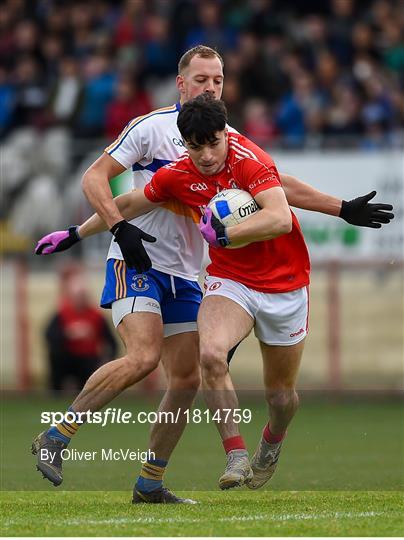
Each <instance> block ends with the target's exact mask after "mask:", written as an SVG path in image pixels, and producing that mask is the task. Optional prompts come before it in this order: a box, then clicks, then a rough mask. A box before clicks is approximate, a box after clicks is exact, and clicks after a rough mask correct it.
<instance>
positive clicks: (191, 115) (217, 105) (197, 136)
mask: <svg viewBox="0 0 404 540" xmlns="http://www.w3.org/2000/svg"><path fill="white" fill-rule="evenodd" d="M226 123H227V110H226V105H225V104H224V102H223V101H222V100H220V99H215V98H214V97H213V96H212V95H211V94H210V93H208V92H204V93H203V94H200V95H199V96H198V97H196V98H194V99H191V100H189V101H187V102H186V103H184V105H183V106H182V107H181V110H180V112H179V114H178V119H177V126H178V129H179V130H180V133H181V135H182V138H183V139H184V140H185V141H192V142H195V143H196V144H206V143H208V142H213V141H214V140H215V139H216V136H215V133H216V132H217V131H223V130H224V129H225V127H226Z"/></svg>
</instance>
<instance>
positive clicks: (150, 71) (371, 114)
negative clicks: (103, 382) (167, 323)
mask: <svg viewBox="0 0 404 540" xmlns="http://www.w3.org/2000/svg"><path fill="white" fill-rule="evenodd" d="M403 27H404V23H403V4H402V2H400V1H399V0H369V1H364V0H326V1H324V0H322V1H320V0H311V1H306V2H296V1H292V0H282V1H280V0H249V1H238V0H223V1H211V0H207V1H204V2H201V1H198V0H171V1H166V0H147V1H146V0H121V1H117V0H94V1H92V2H84V1H80V0H77V1H74V2H73V1H72V2H60V1H57V0H35V1H31V0H5V1H4V2H2V5H1V6H0V144H1V150H0V152H1V154H0V159H1V171H0V172H1V205H0V252H1V255H2V261H1V302H2V309H1V386H2V388H3V389H7V390H10V391H19V392H31V391H45V390H50V389H51V388H52V386H51V381H52V363H51V362H50V353H51V351H50V347H49V344H50V341H49V339H47V338H46V336H47V335H49V334H47V329H49V325H50V324H51V323H52V321H53V320H54V319H52V317H54V316H55V315H57V313H58V310H60V309H61V306H62V304H63V301H64V300H63V298H64V297H65V296H66V292H67V291H68V290H69V287H70V285H66V269H69V268H70V269H72V268H76V269H77V268H79V273H80V275H81V278H82V285H81V286H82V287H84V288H85V290H86V291H87V293H86V294H87V296H88V302H89V306H90V305H91V306H92V308H93V307H94V305H96V304H97V303H98V299H99V296H100V293H101V290H102V286H103V279H104V261H105V256H106V252H107V247H108V245H109V241H110V235H109V233H105V234H101V235H98V236H96V237H93V238H91V239H88V240H86V241H85V242H83V243H82V244H79V245H77V246H75V247H74V248H73V249H72V250H70V251H69V252H68V253H62V254H59V255H55V256H54V257H43V258H42V257H37V256H34V255H33V249H34V246H35V243H36V241H37V240H38V239H39V238H40V237H41V236H43V235H44V234H47V233H49V232H51V231H53V230H58V229H65V228H66V227H67V226H68V225H71V224H75V223H81V222H82V221H83V220H85V219H86V218H87V217H88V216H89V215H90V214H91V213H92V209H91V208H90V206H89V204H88V203H87V201H86V200H85V198H84V196H83V194H82V191H81V178H82V175H83V173H84V171H85V170H86V169H87V167H88V166H89V165H90V164H91V163H92V162H93V161H94V160H95V159H97V158H98V156H99V155H100V153H101V152H102V151H103V149H104V148H105V147H106V146H107V145H108V144H110V143H111V142H112V141H113V140H114V139H115V138H116V137H117V135H118V134H119V133H120V131H121V130H122V129H123V128H124V126H125V125H126V124H127V123H128V122H129V121H130V120H131V119H132V118H134V117H136V116H141V115H144V114H147V113H148V112H150V111H151V110H153V109H155V108H158V107H163V106H167V105H171V104H172V103H175V102H176V101H177V99H178V95H177V89H176V86H175V76H176V72H177V62H178V59H179V58H180V56H181V55H182V54H183V53H184V51H185V50H186V49H188V48H189V47H192V46H194V45H197V44H199V43H203V44H205V45H209V46H212V47H216V48H217V49H218V51H219V52H220V53H221V54H222V56H223V58H224V62H225V84H224V91H223V99H224V101H225V102H226V105H227V107H228V111H229V124H230V125H232V126H233V127H234V128H236V129H237V130H239V131H240V132H241V133H243V134H245V135H246V136H247V137H249V138H251V139H252V140H253V141H255V142H256V143H257V144H259V145H260V146H262V147H263V148H265V149H266V150H267V151H268V152H270V153H271V155H273V157H274V159H275V162H276V164H277V165H278V168H279V170H280V171H282V172H285V173H293V174H294V175H296V176H298V177H299V178H300V179H302V180H303V181H306V182H307V183H310V184H312V185H313V186H315V187H317V188H319V189H320V190H322V191H325V192H328V193H331V194H334V195H336V196H339V197H341V198H344V199H350V198H353V197H356V196H359V195H364V194H366V193H368V192H370V191H372V190H376V191H377V196H376V197H375V201H379V202H385V203H392V204H394V207H395V214H396V217H395V219H394V221H393V222H392V223H391V224H389V225H388V226H386V227H383V229H382V230H381V231H375V230H370V229H369V230H368V229H364V228H354V227H351V226H350V225H348V224H347V223H345V222H343V221H341V220H338V219H335V218H329V217H327V216H322V215H320V214H315V213H312V214H311V213H308V212H304V211H298V212H297V213H298V216H299V219H300V220H301V224H302V227H303V230H304V233H305V238H306V240H307V243H308V245H309V249H310V254H311V258H312V261H313V275H312V285H311V306H310V311H311V315H310V328H311V330H310V337H309V339H308V343H307V350H306V353H305V357H304V361H303V366H302V370H301V376H300V379H299V385H300V387H301V388H309V389H320V390H329V389H333V390H338V391H345V390H348V391H351V390H357V389H362V390H367V391H369V390H383V391H386V392H397V391H398V392H402V390H403V360H404V358H403V351H404V344H403V340H404V336H403V329H404V314H403V298H404V287H403V261H404V255H403V249H404V247H403V244H404V242H403V229H404V224H403V208H404V203H403V197H404V191H403V190H404V182H403V149H404V148H403V134H404V131H403V119H404V102H403V99H402V96H403V90H404V45H403ZM131 187H132V185H131V174H130V171H129V172H126V173H124V174H123V175H121V176H120V177H118V178H116V179H114V180H113V182H112V189H113V192H114V195H116V194H118V193H122V192H125V191H128V190H129V189H131ZM63 305H64V304H63ZM92 308H91V309H92ZM65 309H66V306H65ZM89 309H90V307H89ZM102 316H103V317H104V320H106V321H108V322H110V321H109V319H110V314H109V313H108V312H104V313H102ZM78 329H79V330H80V332H84V327H83V326H81V327H80V328H79V327H76V331H77V330H78ZM87 331H90V330H89V329H88V328H87ZM112 332H114V330H112ZM52 335H54V334H52ZM69 335H70V334H69ZM104 335H106V334H104ZM101 341H102V340H101ZM52 343H53V342H52ZM101 349H102V354H101V357H100V358H99V359H97V361H107V360H108V359H109V357H110V356H108V354H109V353H108V347H107V348H106V349H105V350H104V349H103V347H101ZM97 358H98V357H97ZM231 369H232V375H233V377H234V379H235V382H236V385H237V387H238V388H246V389H253V388H260V387H261V373H262V369H261V361H260V359H259V351H258V347H257V344H256V342H255V340H254V339H253V338H252V337H249V338H248V339H247V340H246V341H245V342H244V343H243V344H242V346H241V347H240V349H239V351H238V352H237V354H236V357H235V359H234V362H233V365H232V368H231ZM67 375H68V376H67V379H66V381H64V384H65V386H64V389H65V390H66V391H69V390H73V388H74V385H75V380H74V377H73V378H72V374H71V373H70V374H69V373H67ZM69 377H70V378H69ZM164 384H165V383H164V380H163V377H162V375H161V373H157V374H153V375H152V376H151V377H149V378H148V379H147V380H146V381H145V382H144V383H141V384H140V385H137V387H136V389H135V390H138V389H143V390H146V391H147V392H149V391H150V389H153V388H154V389H156V388H161V387H162V386H164Z"/></svg>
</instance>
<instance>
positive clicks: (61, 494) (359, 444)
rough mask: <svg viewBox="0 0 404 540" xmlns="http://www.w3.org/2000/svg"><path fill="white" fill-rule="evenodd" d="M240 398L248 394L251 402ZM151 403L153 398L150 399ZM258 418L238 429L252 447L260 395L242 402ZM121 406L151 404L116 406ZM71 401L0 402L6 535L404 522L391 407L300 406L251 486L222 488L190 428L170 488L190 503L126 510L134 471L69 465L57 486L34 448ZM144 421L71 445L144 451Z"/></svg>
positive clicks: (118, 465) (395, 411)
mask: <svg viewBox="0 0 404 540" xmlns="http://www.w3.org/2000/svg"><path fill="white" fill-rule="evenodd" d="M246 399H247V398H246ZM156 402H157V400H156ZM241 405H242V406H243V407H247V406H248V407H250V408H251V410H252V412H253V414H252V417H253V421H252V422H251V423H250V424H243V425H241V432H242V433H243V434H244V436H245V439H246V442H247V444H248V448H249V450H250V452H252V451H253V450H254V448H255V446H256V443H257V440H258V437H259V434H260V431H261V429H262V426H263V425H264V423H265V418H266V408H265V406H264V405H263V402H262V401H261V400H260V401H258V400H251V401H250V402H247V401H246V400H245V399H244V398H243V399H242V403H241ZM114 406H115V407H118V406H120V407H122V408H123V409H126V410H137V411H139V410H153V409H154V406H155V403H154V402H150V401H149V402H144V401H143V402H139V401H136V402H134V401H133V398H130V399H129V400H128V399H126V400H125V399H123V400H122V401H114ZM65 407H66V400H59V401H55V400H45V399H41V398H36V399H33V398H31V399H25V398H24V399H21V398H19V399H12V398H8V399H7V400H4V399H3V402H2V418H1V420H2V422H1V423H2V442H1V445H2V447H1V451H2V452H1V487H2V493H1V495H0V502H1V533H2V535H7V536H395V535H400V534H402V531H403V530H404V521H403V512H402V511H403V497H402V491H400V490H401V489H402V487H403V472H404V468H403V455H404V453H403V424H402V407H401V404H400V403H399V402H398V401H395V402H394V401H392V402H381V401H380V400H379V401H373V402H371V401H365V400H363V399H357V400H355V401H351V402H345V403H337V402H332V401H330V400H328V401H327V400H322V401H320V400H314V401H310V400H306V399H304V398H303V399H302V404H301V408H300V411H299V413H298V415H297V416H296V418H295V419H294V421H293V424H292V426H291V428H290V430H289V434H288V437H287V441H286V443H285V446H284V449H283V451H282V454H281V459H280V462H279V467H278V470H277V472H276V475H275V476H274V478H273V480H272V481H271V482H270V483H269V484H268V485H267V486H265V487H264V489H261V490H258V491H250V490H248V489H247V488H241V489H238V490H232V491H229V492H220V491H219V490H218V487H217V479H218V477H219V476H220V474H221V472H222V471H223V468H224V465H225V460H224V454H223V450H222V448H221V444H220V440H219V437H218V435H217V432H216V429H215V427H214V426H213V425H212V424H206V423H201V424H198V425H195V424H194V425H189V426H188V427H187V429H186V431H185V433H184V436H183V438H182V439H181V441H180V443H179V445H178V447H177V449H176V451H175V453H174V455H173V457H172V459H171V461H170V466H169V469H168V472H167V475H166V481H165V483H166V485H167V486H168V487H170V488H172V489H173V490H174V491H175V492H176V493H178V494H179V495H182V496H187V497H192V498H194V499H196V500H197V501H198V503H199V504H198V505H195V506H181V505H175V506H171V505H166V506H160V505H157V506H152V505H136V506H133V505H131V504H130V498H131V489H132V486H133V483H134V481H135V479H136V476H137V474H138V471H139V467H140V464H139V463H133V462H127V461H117V462H101V461H94V462H90V463H83V462H67V463H65V464H64V471H65V480H64V483H63V484H62V486H61V488H62V489H63V491H62V490H61V488H54V487H53V486H52V485H50V484H49V482H47V481H44V480H42V479H41V476H40V474H39V473H37V472H36V470H35V459H34V457H33V456H31V455H30V453H29V446H30V443H31V440H32V438H33V436H34V435H36V434H37V433H38V432H39V431H41V430H43V429H44V426H42V427H41V425H40V423H39V417H40V413H41V411H45V410H46V411H48V410H50V411H52V410H53V411H63V410H64V409H65ZM148 432H149V426H147V425H139V424H136V425H135V426H131V425H130V426H127V425H114V426H109V427H105V428H100V427H98V426H94V425H93V426H90V425H88V426H85V427H83V428H81V430H80V432H79V433H78V434H77V435H76V437H75V439H74V441H73V443H72V447H74V448H77V449H78V450H89V449H100V448H102V447H112V448H115V449H118V448H139V449H142V450H145V449H147V441H148Z"/></svg>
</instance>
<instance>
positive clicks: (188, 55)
mask: <svg viewBox="0 0 404 540" xmlns="http://www.w3.org/2000/svg"><path fill="white" fill-rule="evenodd" d="M194 56H200V57H201V58H215V57H216V58H219V60H220V63H221V64H222V67H224V62H223V58H222V57H221V56H220V54H219V53H218V52H217V51H215V49H212V48H211V47H207V46H206V45H197V46H196V47H192V49H189V51H186V52H185V53H184V54H183V55H182V56H181V58H180V61H179V62H178V73H182V72H183V71H184V69H185V68H187V67H188V66H189V64H190V62H191V60H192V58H193V57H194Z"/></svg>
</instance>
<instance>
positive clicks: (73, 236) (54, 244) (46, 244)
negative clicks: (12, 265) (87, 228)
mask: <svg viewBox="0 0 404 540" xmlns="http://www.w3.org/2000/svg"><path fill="white" fill-rule="evenodd" d="M78 228H79V226H78V225H73V226H72V227H69V228H68V229H67V231H55V232H53V233H50V234H47V235H46V236H44V237H43V238H41V239H40V240H39V242H38V243H37V245H36V247H35V253H36V254H37V255H50V254H51V253H56V252H58V251H65V250H66V249H69V248H71V247H72V246H73V245H74V244H76V242H79V241H80V240H81V238H80V236H79V233H78Z"/></svg>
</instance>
